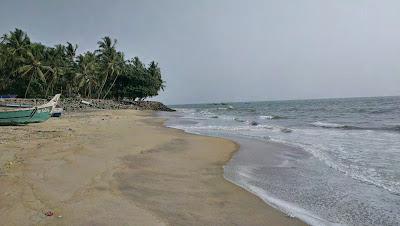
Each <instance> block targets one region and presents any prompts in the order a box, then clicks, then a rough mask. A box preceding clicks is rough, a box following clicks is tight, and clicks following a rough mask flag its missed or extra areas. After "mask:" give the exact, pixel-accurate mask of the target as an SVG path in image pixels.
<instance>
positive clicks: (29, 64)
mask: <svg viewBox="0 0 400 226" xmlns="http://www.w3.org/2000/svg"><path fill="white" fill-rule="evenodd" d="M40 54H41V52H40V47H38V46H32V47H31V50H28V51H27V53H26V58H25V59H24V61H23V65H22V66H20V67H19V68H18V72H19V73H21V76H22V77H24V76H29V83H28V86H27V88H26V91H25V98H26V96H27V94H28V91H29V88H30V86H31V83H32V81H33V80H34V79H38V80H40V81H41V82H42V83H44V84H46V76H45V74H47V73H48V72H53V69H52V68H51V67H49V66H46V65H43V63H42V62H41V58H42V56H40Z"/></svg>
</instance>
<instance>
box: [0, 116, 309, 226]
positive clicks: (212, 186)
mask: <svg viewBox="0 0 400 226" xmlns="http://www.w3.org/2000/svg"><path fill="white" fill-rule="evenodd" d="M236 149H237V147H236V145H235V144H234V143H233V142H231V141H228V140H224V139H219V138H211V137H204V136H197V135H191V134H187V133H184V132H181V131H179V130H175V129H170V128H165V127H163V126H162V120H161V119H158V118H155V117H152V116H151V113H146V112H138V111H133V110H119V111H97V112H92V113H84V114H83V113H77V114H72V115H66V116H64V117H62V118H60V119H50V120H49V121H47V122H45V123H41V124H32V125H27V126H17V127H0V221H1V222H0V224H1V225H304V223H302V222H300V221H299V220H297V219H294V218H290V217H287V216H285V215H284V214H283V213H281V212H279V211H277V210H275V209H273V208H271V207H270V206H268V205H266V204H265V203H264V202H262V201H261V200H260V199H259V198H257V197H256V196H254V195H252V194H250V193H248V192H246V191H245V190H243V189H241V188H240V187H237V186H235V185H233V184H231V183H230V182H228V181H226V180H224V179H223V169H222V166H223V165H224V164H225V163H226V162H227V161H228V160H229V159H230V157H231V155H232V154H233V153H234V151H235V150H236ZM48 211H51V213H54V215H53V216H46V215H45V213H46V212H48Z"/></svg>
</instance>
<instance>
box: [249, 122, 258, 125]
mask: <svg viewBox="0 0 400 226" xmlns="http://www.w3.org/2000/svg"><path fill="white" fill-rule="evenodd" d="M250 125H252V126H256V125H258V122H256V121H252V122H251V123H250Z"/></svg>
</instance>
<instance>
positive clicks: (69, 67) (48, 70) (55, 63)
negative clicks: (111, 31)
mask: <svg viewBox="0 0 400 226" xmlns="http://www.w3.org/2000/svg"><path fill="white" fill-rule="evenodd" d="M97 44H98V49H96V50H95V51H93V52H90V51H88V52H85V53H82V54H77V48H78V46H77V45H76V44H75V45H74V44H71V43H69V42H67V43H66V44H65V45H63V44H58V45H55V46H54V47H49V46H45V45H43V44H41V43H37V42H31V40H30V38H29V36H28V35H27V33H26V32H24V31H22V30H20V29H15V30H14V31H10V32H9V33H7V34H4V35H3V36H2V37H1V42H0V94H16V95H18V96H19V97H25V98H27V97H30V98H36V97H48V96H52V95H54V94H56V93H62V95H63V96H64V97H75V96H78V95H79V96H81V97H85V98H97V99H106V98H115V99H119V98H124V97H126V98H130V99H134V100H135V99H139V100H143V99H145V98H147V97H152V96H156V95H158V93H159V91H160V90H164V88H165V85H164V84H165V83H164V81H163V80H162V78H161V70H160V68H159V66H158V64H157V63H156V62H154V61H152V62H150V64H148V65H145V64H144V63H142V62H141V61H140V59H139V58H138V57H134V58H133V59H129V60H126V59H125V57H124V54H123V52H120V51H118V50H117V49H116V44H117V40H116V39H111V38H110V37H108V36H106V37H104V38H102V39H101V40H100V41H99V42H97Z"/></svg>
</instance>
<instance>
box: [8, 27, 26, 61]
mask: <svg viewBox="0 0 400 226" xmlns="http://www.w3.org/2000/svg"><path fill="white" fill-rule="evenodd" d="M1 43H2V44H4V45H5V46H6V47H7V48H9V52H10V53H11V54H12V55H15V54H16V53H18V52H22V51H24V50H26V49H27V48H29V45H30V44H31V41H30V39H29V37H28V35H27V34H26V33H25V32H24V31H22V30H20V29H17V28H16V29H15V31H10V33H9V34H4V35H3V36H2V37H1Z"/></svg>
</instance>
